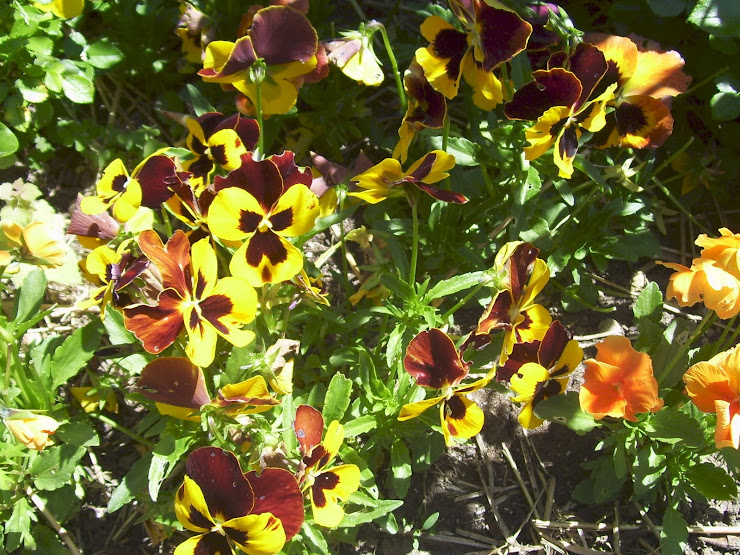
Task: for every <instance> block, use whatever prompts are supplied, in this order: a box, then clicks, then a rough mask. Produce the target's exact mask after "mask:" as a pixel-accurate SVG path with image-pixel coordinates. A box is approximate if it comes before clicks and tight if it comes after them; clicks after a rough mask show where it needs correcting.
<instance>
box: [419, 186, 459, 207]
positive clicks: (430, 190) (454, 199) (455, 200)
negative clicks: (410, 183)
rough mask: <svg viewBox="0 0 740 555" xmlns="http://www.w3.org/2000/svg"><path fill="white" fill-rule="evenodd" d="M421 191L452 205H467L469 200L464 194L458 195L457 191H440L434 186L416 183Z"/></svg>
mask: <svg viewBox="0 0 740 555" xmlns="http://www.w3.org/2000/svg"><path fill="white" fill-rule="evenodd" d="M414 185H416V186H417V187H418V188H419V189H421V190H422V191H424V192H425V193H426V194H428V195H429V196H431V197H434V198H436V199H437V200H441V201H442V202H450V203H452V204H465V203H466V202H468V198H467V197H466V196H465V195H463V194H462V193H456V192H455V191H448V190H447V189H440V188H439V187H435V186H434V185H427V184H426V183H415V184H414Z"/></svg>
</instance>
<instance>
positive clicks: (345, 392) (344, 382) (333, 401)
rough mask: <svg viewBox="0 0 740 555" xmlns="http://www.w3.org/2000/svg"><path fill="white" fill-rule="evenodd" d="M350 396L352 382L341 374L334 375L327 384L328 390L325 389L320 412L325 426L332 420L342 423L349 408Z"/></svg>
mask: <svg viewBox="0 0 740 555" xmlns="http://www.w3.org/2000/svg"><path fill="white" fill-rule="evenodd" d="M351 396H352V380H350V379H348V378H346V377H345V376H344V375H343V374H334V377H333V378H332V379H331V382H329V389H327V391H326V397H325V399H324V409H323V411H322V412H321V413H322V416H323V417H324V422H326V423H327V425H328V424H329V423H330V422H332V421H334V420H339V421H340V422H341V421H342V417H343V416H344V413H345V412H346V411H347V407H349V401H350V397H351Z"/></svg>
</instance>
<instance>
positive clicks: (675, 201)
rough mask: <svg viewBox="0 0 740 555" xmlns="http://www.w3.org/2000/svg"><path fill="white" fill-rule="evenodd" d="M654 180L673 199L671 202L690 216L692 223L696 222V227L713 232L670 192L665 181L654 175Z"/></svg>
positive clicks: (705, 231)
mask: <svg viewBox="0 0 740 555" xmlns="http://www.w3.org/2000/svg"><path fill="white" fill-rule="evenodd" d="M653 182H655V184H656V185H657V186H658V188H659V189H660V190H661V191H663V194H664V195H665V196H667V197H668V198H669V199H670V201H671V202H672V203H673V204H674V205H675V206H676V208H678V210H679V211H680V212H681V213H682V214H683V215H684V216H686V217H687V218H688V219H689V220H690V221H691V223H693V224H694V225H695V226H696V227H698V228H699V229H700V230H701V231H703V232H704V233H711V232H710V231H709V230H708V229H707V228H706V227H704V226H703V225H702V224H701V223H700V222H699V220H697V219H696V218H695V217H694V215H693V214H692V213H691V212H689V211H688V210H687V209H686V207H685V206H684V205H683V204H681V201H680V200H678V199H677V198H676V197H675V196H674V195H673V193H671V192H670V191H669V190H668V187H666V186H665V185H663V183H661V182H660V181H659V180H658V178H657V177H653Z"/></svg>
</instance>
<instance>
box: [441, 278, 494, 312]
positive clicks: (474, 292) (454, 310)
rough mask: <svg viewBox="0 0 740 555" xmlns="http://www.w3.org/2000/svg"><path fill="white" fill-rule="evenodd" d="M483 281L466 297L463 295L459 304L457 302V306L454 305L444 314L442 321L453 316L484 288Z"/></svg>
mask: <svg viewBox="0 0 740 555" xmlns="http://www.w3.org/2000/svg"><path fill="white" fill-rule="evenodd" d="M483 283H484V282H480V283H479V284H478V285H476V286H475V287H473V289H472V290H471V291H470V293H468V294H467V295H465V297H463V298H462V299H460V300H459V301H458V302H457V304H455V306H453V307H452V308H450V309H449V310H448V311H447V312H445V313H444V314H443V315H442V321H443V322H446V321H447V319H448V318H449V317H450V316H452V315H453V314H455V312H457V311H458V310H460V308H462V307H463V306H464V305H465V304H466V303H467V302H468V301H469V300H470V299H472V298H473V297H475V295H476V294H477V293H478V291H480V290H481V289H482V288H483Z"/></svg>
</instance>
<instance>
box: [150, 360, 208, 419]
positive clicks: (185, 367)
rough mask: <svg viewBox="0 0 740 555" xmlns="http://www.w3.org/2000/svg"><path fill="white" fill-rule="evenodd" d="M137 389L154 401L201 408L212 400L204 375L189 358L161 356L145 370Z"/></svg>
mask: <svg viewBox="0 0 740 555" xmlns="http://www.w3.org/2000/svg"><path fill="white" fill-rule="evenodd" d="M136 387H137V388H138V389H139V391H140V392H141V394H142V395H144V397H146V398H147V399H149V400H150V401H156V402H158V403H167V404H168V405H175V406H177V407H188V408H192V409H199V408H200V407H202V406H203V405H207V404H208V403H209V402H210V401H211V397H210V396H209V395H208V391H207V390H206V382H205V379H204V377H203V372H202V371H201V369H200V368H198V367H197V366H196V365H195V364H193V363H192V362H190V359H188V358H185V357H160V358H157V359H154V360H153V361H152V362H150V363H149V364H147V365H146V366H145V367H144V369H143V370H142V371H141V376H140V377H139V380H138V381H137V382H136Z"/></svg>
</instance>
